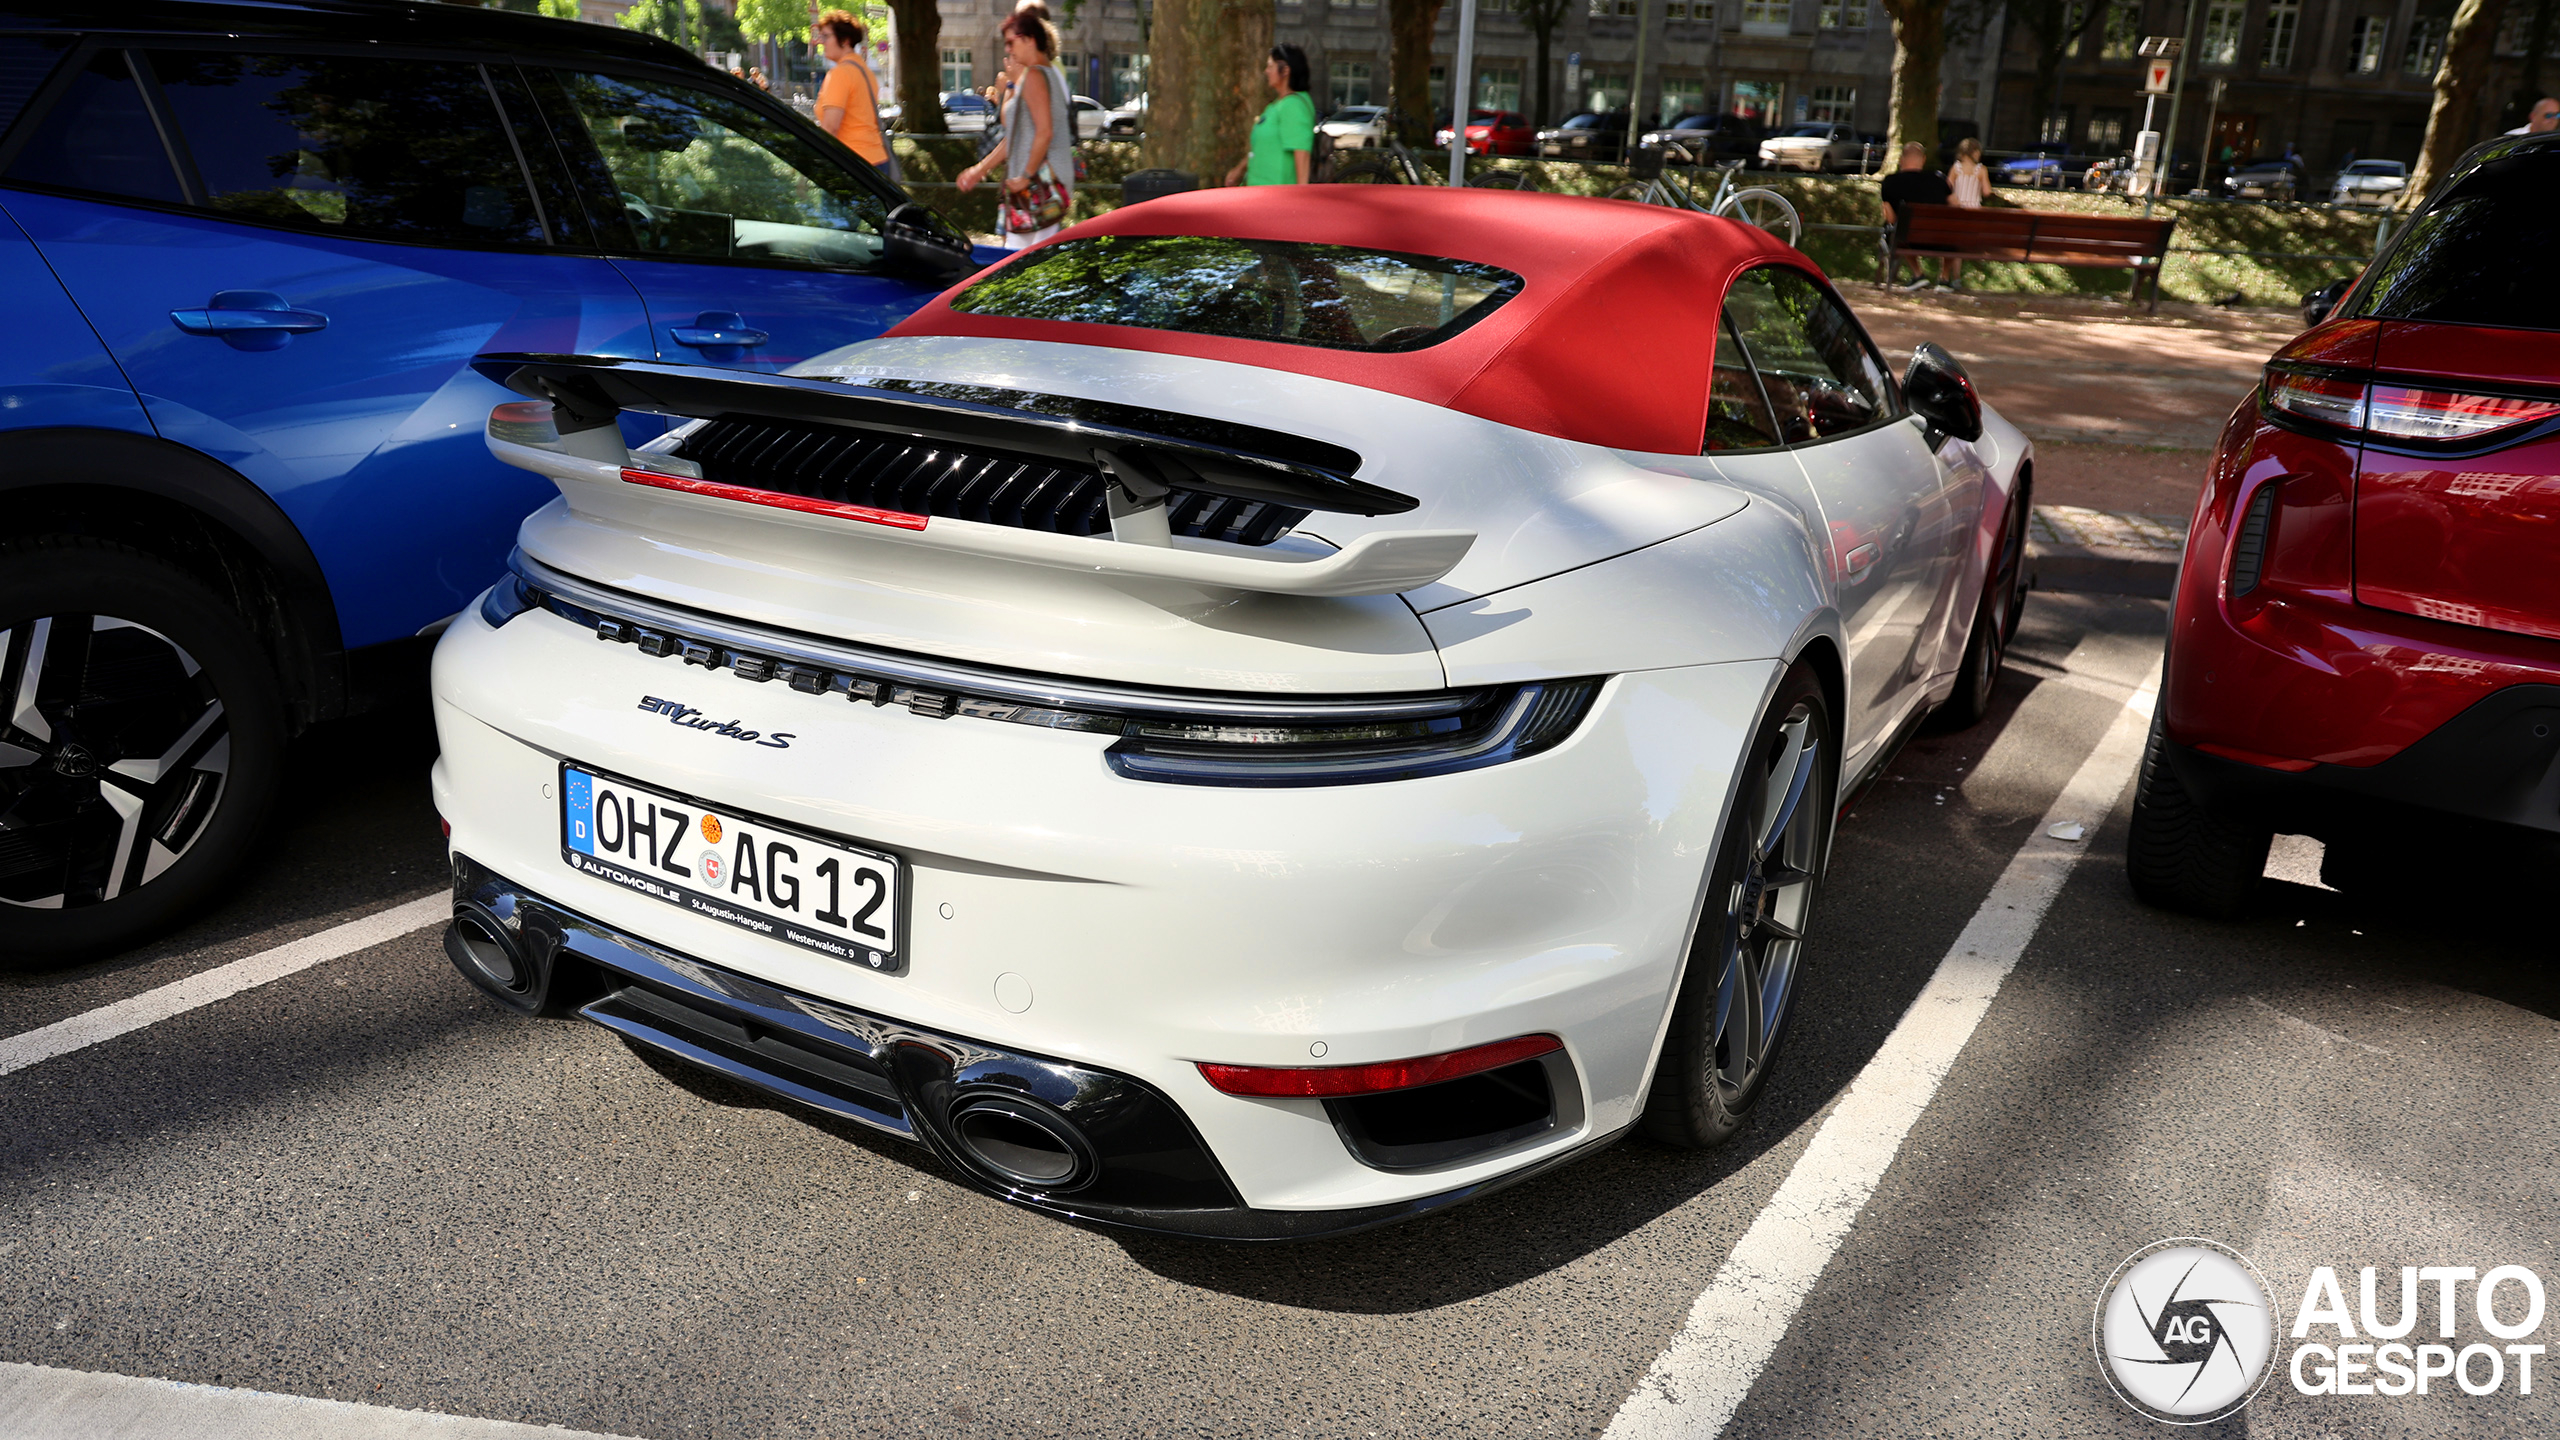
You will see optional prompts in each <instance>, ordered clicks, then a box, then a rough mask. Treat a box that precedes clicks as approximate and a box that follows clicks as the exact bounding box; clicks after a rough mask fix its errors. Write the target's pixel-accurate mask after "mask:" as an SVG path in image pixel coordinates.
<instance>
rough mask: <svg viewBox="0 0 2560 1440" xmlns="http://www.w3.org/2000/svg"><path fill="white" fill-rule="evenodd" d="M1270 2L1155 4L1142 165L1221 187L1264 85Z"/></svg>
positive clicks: (1263, 98) (1265, 99)
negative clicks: (1144, 158)
mask: <svg viewBox="0 0 2560 1440" xmlns="http://www.w3.org/2000/svg"><path fill="white" fill-rule="evenodd" d="M1277 19H1278V14H1277V11H1276V9H1275V6H1274V0H1156V6H1155V24H1154V28H1153V29H1152V31H1151V32H1150V34H1149V37H1148V45H1147V56H1148V58H1147V163H1148V164H1149V165H1154V166H1161V167H1163V168H1166V169H1170V170H1185V171H1189V172H1190V173H1191V174H1194V175H1197V176H1199V177H1200V183H1201V184H1203V185H1217V184H1222V183H1224V182H1225V180H1226V178H1227V171H1228V170H1229V169H1231V168H1233V167H1234V165H1235V163H1236V162H1237V161H1239V160H1242V159H1243V158H1244V157H1245V148H1246V146H1247V144H1248V142H1249V139H1250V136H1251V132H1252V130H1253V119H1254V117H1255V116H1256V115H1259V114H1261V113H1262V107H1263V106H1265V105H1267V104H1269V103H1270V102H1271V101H1272V99H1273V98H1274V97H1273V95H1272V94H1271V89H1270V87H1269V86H1268V85H1266V84H1264V83H1263V78H1262V66H1263V62H1264V61H1265V60H1267V59H1268V58H1269V57H1270V55H1271V35H1272V28H1273V26H1274V24H1275V23H1276V21H1277Z"/></svg>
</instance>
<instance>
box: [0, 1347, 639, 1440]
mask: <svg viewBox="0 0 2560 1440" xmlns="http://www.w3.org/2000/svg"><path fill="white" fill-rule="evenodd" d="M0 1432H5V1433H6V1434H7V1435H8V1436H9V1437H10V1440H181V1437H183V1440H623V1437H617V1436H600V1435H597V1434H596V1433H595V1432H593V1431H588V1430H563V1429H560V1428H558V1427H557V1426H551V1425H518V1424H515V1423H513V1422H511V1421H506V1420H475V1419H472V1418H471V1417H469V1416H465V1415H437V1414H434V1413H431V1412H429V1411H424V1410H393V1409H389V1408H386V1407H384V1406H379V1405H351V1404H348V1403H347V1402H346V1401H343V1400H313V1399H309V1398H307V1397H304V1396H300V1395H269V1394H267V1393H265V1392H264V1391H259V1390H233V1389H230V1388H228V1387H225V1386H221V1385H188V1384H184V1383H181V1382H179V1381H176V1380H137V1379H135V1378H133V1377H132V1376H129V1375H93V1374H89V1373H88V1372H86V1371H80V1370H55V1369H52V1368H50V1367H48V1366H43V1365H19V1364H14V1363H8V1362H0Z"/></svg>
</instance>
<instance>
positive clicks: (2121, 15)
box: [2098, 0, 2142, 60]
mask: <svg viewBox="0 0 2560 1440" xmlns="http://www.w3.org/2000/svg"><path fill="white" fill-rule="evenodd" d="M2106 24H2107V34H2106V38H2105V39H2104V40H2103V41H2101V42H2100V48H2099V50H2098V58H2099V59H2101V60H2130V59H2132V58H2133V57H2134V55H2135V54H2136V52H2138V51H2140V50H2141V49H2142V6H2141V5H2139V4H2136V3H2133V0H2116V3H2114V4H2112V5H2109V6H2108V7H2107V21H2106Z"/></svg>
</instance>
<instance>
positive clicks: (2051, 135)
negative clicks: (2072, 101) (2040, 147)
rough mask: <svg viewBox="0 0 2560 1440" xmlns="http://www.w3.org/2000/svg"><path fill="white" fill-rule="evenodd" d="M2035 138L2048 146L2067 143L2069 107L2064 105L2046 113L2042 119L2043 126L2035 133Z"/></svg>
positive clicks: (2069, 137)
mask: <svg viewBox="0 0 2560 1440" xmlns="http://www.w3.org/2000/svg"><path fill="white" fill-rule="evenodd" d="M2036 138H2037V139H2038V140H2041V141H2043V142H2044V143H2045V144H2048V145H2062V144H2067V143H2069V141H2070V139H2071V107H2070V106H2068V105H2065V106H2062V107H2061V108H2059V109H2056V110H2052V111H2048V112H2047V113H2046V115H2045V117H2044V125H2043V126H2042V127H2041V128H2039V129H2038V130H2037V131H2036Z"/></svg>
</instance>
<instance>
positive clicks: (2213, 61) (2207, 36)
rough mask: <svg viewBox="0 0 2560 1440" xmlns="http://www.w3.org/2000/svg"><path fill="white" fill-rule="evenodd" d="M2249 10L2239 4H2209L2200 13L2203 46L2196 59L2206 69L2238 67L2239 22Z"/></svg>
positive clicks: (2232, 0) (2225, 0) (2236, 0)
mask: <svg viewBox="0 0 2560 1440" xmlns="http://www.w3.org/2000/svg"><path fill="white" fill-rule="evenodd" d="M2248 13H2249V7H2248V6H2247V5H2246V4H2243V3H2242V0H2213V3H2212V4H2210V5H2207V6H2206V7H2205V11H2204V44H2203V45H2202V46H2200V47H2198V49H2197V52H2196V58H2198V59H2200V60H2202V61H2203V62H2204V63H2205V64H2207V65H2237V64H2239V63H2240V22H2241V21H2242V20H2243V19H2245V18H2246V17H2247V15H2248Z"/></svg>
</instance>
